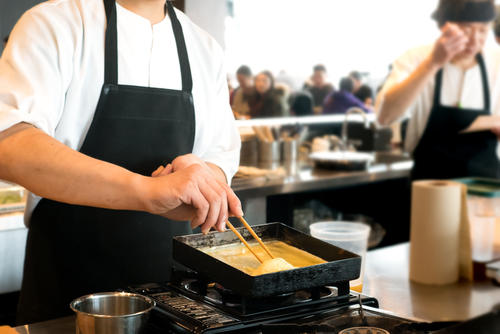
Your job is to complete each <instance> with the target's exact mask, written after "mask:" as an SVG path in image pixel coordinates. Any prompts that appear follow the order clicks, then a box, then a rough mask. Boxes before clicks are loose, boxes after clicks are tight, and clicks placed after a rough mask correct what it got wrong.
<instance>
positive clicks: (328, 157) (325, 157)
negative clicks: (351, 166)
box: [309, 151, 375, 162]
mask: <svg viewBox="0 0 500 334" xmlns="http://www.w3.org/2000/svg"><path fill="white" fill-rule="evenodd" d="M309 158H311V159H312V160H314V161H324V162H329V161H330V162H344V161H345V162H372V161H374V160H375V157H374V155H373V154H370V153H363V152H349V151H335V152H314V153H311V154H310V155H309Z"/></svg>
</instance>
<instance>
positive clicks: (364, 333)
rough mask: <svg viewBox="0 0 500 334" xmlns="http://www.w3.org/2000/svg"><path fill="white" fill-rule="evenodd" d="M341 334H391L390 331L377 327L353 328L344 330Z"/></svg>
mask: <svg viewBox="0 0 500 334" xmlns="http://www.w3.org/2000/svg"><path fill="white" fill-rule="evenodd" d="M339 334H390V333H389V332H388V331H386V330H385V329H382V328H377V327H351V328H346V329H343V330H341V331H340V332H339Z"/></svg>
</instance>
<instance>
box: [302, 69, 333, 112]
mask: <svg viewBox="0 0 500 334" xmlns="http://www.w3.org/2000/svg"><path fill="white" fill-rule="evenodd" d="M304 90H306V91H308V92H309V93H311V95H312V97H313V100H314V107H315V109H316V108H318V109H317V112H318V113H321V107H322V106H323V101H324V100H325V97H326V96H327V95H328V94H330V93H331V92H332V91H333V90H334V88H333V86H332V84H331V83H329V82H327V73H326V67H325V66H324V65H321V64H320V65H316V66H314V67H313V74H312V76H311V79H310V82H306V83H305V84H304Z"/></svg>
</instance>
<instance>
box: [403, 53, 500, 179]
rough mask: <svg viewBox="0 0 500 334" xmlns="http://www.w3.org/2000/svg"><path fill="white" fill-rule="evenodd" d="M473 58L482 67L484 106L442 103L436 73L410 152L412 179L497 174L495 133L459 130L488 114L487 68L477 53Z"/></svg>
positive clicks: (499, 172) (441, 72)
mask: <svg viewBox="0 0 500 334" xmlns="http://www.w3.org/2000/svg"><path fill="white" fill-rule="evenodd" d="M476 59H477V61H478V64H479V67H480V69H481V78H482V86H483V87H482V88H483V96H484V109H482V110H472V109H462V108H458V107H448V106H443V105H441V84H442V77H443V70H442V69H441V70H440V71H439V72H438V73H437V74H436V85H435V88H434V102H433V107H432V109H431V113H430V115H429V120H428V122H427V126H426V128H425V131H424V133H423V135H422V138H421V139H420V141H419V143H418V145H417V147H416V149H415V151H414V153H413V158H414V161H415V164H414V167H413V171H412V178H413V179H414V180H418V179H452V178H460V177H470V176H481V177H492V178H498V177H500V167H499V166H500V164H499V160H498V158H497V154H496V148H497V142H498V139H497V137H496V135H495V134H493V133H492V132H490V131H482V132H475V133H467V134H461V133H460V131H462V130H464V129H466V128H468V127H469V126H470V125H471V124H472V122H474V120H475V119H476V118H477V117H479V116H482V115H489V114H490V93H489V85H488V77H487V73H486V67H485V64H484V60H483V57H482V56H481V54H478V55H477V56H476Z"/></svg>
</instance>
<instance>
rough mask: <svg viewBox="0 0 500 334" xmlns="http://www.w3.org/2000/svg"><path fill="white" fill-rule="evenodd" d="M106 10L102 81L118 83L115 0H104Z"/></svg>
mask: <svg viewBox="0 0 500 334" xmlns="http://www.w3.org/2000/svg"><path fill="white" fill-rule="evenodd" d="M104 9H105V10H106V21H107V26H106V41H105V45H104V50H105V51H104V53H105V54H104V83H105V84H113V85H117V84H118V41H117V32H116V31H117V30H116V3H115V0H105V1H104Z"/></svg>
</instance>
